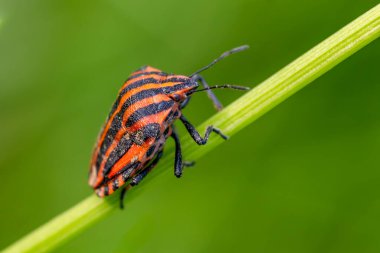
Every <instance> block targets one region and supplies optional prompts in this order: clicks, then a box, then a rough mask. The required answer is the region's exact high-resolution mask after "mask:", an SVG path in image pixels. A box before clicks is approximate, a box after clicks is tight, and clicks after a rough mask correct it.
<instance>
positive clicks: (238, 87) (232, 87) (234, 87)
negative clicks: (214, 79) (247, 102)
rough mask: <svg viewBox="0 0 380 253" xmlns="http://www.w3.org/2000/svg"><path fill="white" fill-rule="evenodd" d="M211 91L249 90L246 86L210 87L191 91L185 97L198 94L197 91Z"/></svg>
mask: <svg viewBox="0 0 380 253" xmlns="http://www.w3.org/2000/svg"><path fill="white" fill-rule="evenodd" d="M212 89H234V90H249V89H250V88H249V87H246V86H238V85H231V84H223V85H214V86H210V87H207V88H204V89H199V90H192V91H190V92H188V93H186V95H191V94H193V93H195V92H199V91H208V90H212Z"/></svg>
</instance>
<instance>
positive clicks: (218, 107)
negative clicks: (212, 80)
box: [192, 74, 223, 111]
mask: <svg viewBox="0 0 380 253" xmlns="http://www.w3.org/2000/svg"><path fill="white" fill-rule="evenodd" d="M192 79H193V80H195V81H197V82H200V83H201V84H202V86H203V88H205V89H207V88H209V87H210V86H209V85H208V84H207V82H206V80H205V79H204V78H203V77H202V76H201V75H198V74H197V75H195V76H193V77H192ZM207 96H208V97H209V98H210V99H211V101H212V103H213V104H214V107H215V109H216V110H217V111H220V110H222V109H223V105H222V103H221V102H220V101H219V100H218V98H217V97H216V96H215V94H214V92H212V91H211V90H208V91H207Z"/></svg>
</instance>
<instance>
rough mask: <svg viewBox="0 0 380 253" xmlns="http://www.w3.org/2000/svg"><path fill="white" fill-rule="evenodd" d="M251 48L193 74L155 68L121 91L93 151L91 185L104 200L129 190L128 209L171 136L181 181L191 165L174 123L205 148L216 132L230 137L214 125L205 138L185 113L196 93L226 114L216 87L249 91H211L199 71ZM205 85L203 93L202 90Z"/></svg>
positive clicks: (146, 69) (138, 73)
mask: <svg viewBox="0 0 380 253" xmlns="http://www.w3.org/2000/svg"><path fill="white" fill-rule="evenodd" d="M246 48H248V47H247V46H242V47H238V48H234V49H232V50H230V51H227V52H225V53H223V54H222V55H221V56H220V57H219V58H217V59H215V60H214V61H213V62H212V63H211V64H209V65H207V66H206V67H204V68H202V69H200V70H198V71H197V72H195V73H194V74H192V75H190V76H183V75H174V74H167V73H165V72H162V71H161V70H158V69H156V68H152V67H150V66H145V67H142V68H140V69H139V70H137V71H135V72H134V73H132V75H131V76H130V77H129V78H128V79H127V81H126V82H125V83H124V85H123V86H122V87H121V89H120V91H119V94H118V97H117V99H116V101H115V103H114V105H113V107H112V109H111V112H110V113H109V116H108V119H107V121H106V123H105V124H104V127H103V129H102V130H101V132H100V134H99V137H98V141H97V143H96V146H95V149H94V152H93V156H92V159H91V166H90V172H89V184H90V186H91V187H93V188H94V189H95V192H96V194H97V195H98V196H99V197H104V196H107V195H110V194H112V193H113V192H115V191H116V190H117V189H118V188H120V187H123V186H125V187H124V188H123V191H122V193H121V202H120V205H121V207H122V203H123V202H122V199H123V196H124V194H125V191H126V190H127V189H128V188H129V187H132V186H134V185H137V184H138V183H139V182H140V181H141V180H142V179H143V178H144V177H145V176H146V175H147V174H148V173H149V171H151V170H152V169H153V168H154V167H155V166H156V164H157V163H158V161H159V159H160V158H161V156H162V153H163V148H164V144H165V142H166V140H167V139H168V138H169V137H172V138H173V140H174V141H175V147H176V152H175V163H174V174H175V176H176V177H180V176H181V175H182V170H183V168H184V167H185V166H188V165H191V163H185V162H183V161H182V153H181V144H180V141H179V138H178V136H177V134H176V132H175V129H174V127H173V122H174V121H175V120H177V119H179V120H180V121H182V123H183V124H184V126H185V127H186V129H187V131H188V132H189V134H190V135H191V137H192V138H193V139H194V141H195V142H196V143H197V144H199V145H204V144H206V142H207V140H208V138H209V135H210V133H211V132H215V133H217V134H218V135H220V136H221V137H222V138H224V139H226V138H227V137H226V136H225V135H223V134H222V132H221V131H220V130H219V129H217V128H214V127H213V126H209V127H208V128H207V129H206V133H205V135H204V137H202V136H201V135H200V134H199V133H198V132H197V130H196V129H195V128H194V126H193V125H192V124H191V123H190V122H189V121H188V120H187V119H186V118H185V117H184V116H183V115H182V112H181V110H182V109H183V108H184V107H185V106H186V105H187V104H188V102H189V100H190V98H191V95H192V94H193V93H194V92H198V91H207V93H208V96H209V97H210V98H211V100H212V101H213V103H214V105H215V107H216V108H217V109H219V110H220V109H221V108H222V105H221V103H220V102H219V101H218V99H217V98H216V97H215V95H214V94H213V93H212V91H211V89H214V88H233V89H240V90H245V89H247V88H246V87H241V86H233V85H220V86H217V85H216V86H211V87H210V86H208V84H207V83H206V81H205V80H204V79H203V78H202V77H201V76H200V75H199V72H201V71H203V70H205V69H207V68H209V67H211V66H212V65H214V64H215V63H216V62H218V61H220V60H221V59H223V58H225V57H226V56H228V55H230V54H232V53H235V52H239V51H242V50H244V49H246ZM199 85H202V86H203V89H198V87H199ZM197 89H198V90H197Z"/></svg>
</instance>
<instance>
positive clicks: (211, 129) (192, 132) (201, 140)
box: [179, 115, 228, 145]
mask: <svg viewBox="0 0 380 253" xmlns="http://www.w3.org/2000/svg"><path fill="white" fill-rule="evenodd" d="M179 119H180V120H181V121H182V123H183V124H184V125H185V127H186V129H187V131H188V132H189V134H190V135H191V137H192V138H193V139H194V141H195V142H196V143H197V144H198V145H204V144H206V143H207V140H208V138H209V136H210V133H211V132H214V133H217V134H219V135H220V137H222V138H223V139H225V140H227V139H228V137H227V136H226V135H224V134H223V133H222V132H221V131H220V130H219V129H217V128H215V127H213V126H208V127H207V129H206V133H205V136H204V137H203V138H202V137H201V135H200V134H199V133H198V131H197V130H196V129H195V127H194V126H193V125H192V124H191V123H190V122H189V121H188V120H187V119H186V118H185V117H184V116H183V115H181V117H180V118H179Z"/></svg>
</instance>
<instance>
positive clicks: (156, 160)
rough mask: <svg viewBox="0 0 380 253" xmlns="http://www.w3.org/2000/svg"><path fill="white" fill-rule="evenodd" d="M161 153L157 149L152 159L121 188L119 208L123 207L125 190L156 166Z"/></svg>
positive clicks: (137, 182)
mask: <svg viewBox="0 0 380 253" xmlns="http://www.w3.org/2000/svg"><path fill="white" fill-rule="evenodd" d="M162 154H163V151H162V150H161V151H159V152H158V153H157V155H156V157H155V158H154V159H153V161H152V162H151V163H150V164H149V165H148V166H147V167H146V168H145V169H143V170H142V171H140V172H139V173H138V174H137V175H135V176H134V177H133V178H132V180H131V182H130V183H129V185H127V186H126V187H124V188H123V189H122V190H121V193H120V209H124V198H125V193H126V192H127V190H129V189H130V188H132V187H133V186H136V185H138V184H139V183H140V182H141V180H143V179H144V178H145V176H146V175H147V174H148V173H149V172H150V171H151V170H152V169H153V168H154V167H156V165H157V163H158V161H159V160H160V159H161V157H162Z"/></svg>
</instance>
